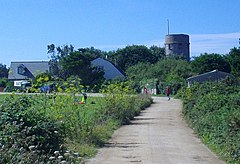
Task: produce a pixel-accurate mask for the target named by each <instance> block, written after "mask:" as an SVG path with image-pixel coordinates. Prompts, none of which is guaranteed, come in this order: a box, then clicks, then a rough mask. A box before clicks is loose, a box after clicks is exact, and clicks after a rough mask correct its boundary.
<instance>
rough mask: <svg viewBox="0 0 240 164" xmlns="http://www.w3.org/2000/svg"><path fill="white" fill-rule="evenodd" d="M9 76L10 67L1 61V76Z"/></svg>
mask: <svg viewBox="0 0 240 164" xmlns="http://www.w3.org/2000/svg"><path fill="white" fill-rule="evenodd" d="M7 76H8V69H7V66H6V65H3V64H1V63H0V78H3V77H5V78H7Z"/></svg>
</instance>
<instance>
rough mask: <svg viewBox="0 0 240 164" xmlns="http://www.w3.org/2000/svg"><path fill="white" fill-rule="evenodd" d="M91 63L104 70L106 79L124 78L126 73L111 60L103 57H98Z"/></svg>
mask: <svg viewBox="0 0 240 164" xmlns="http://www.w3.org/2000/svg"><path fill="white" fill-rule="evenodd" d="M91 64H92V65H93V66H95V67H99V68H101V69H103V71H104V78H105V79H106V80H112V79H124V78H125V76H124V74H123V73H122V72H121V71H119V70H118V69H117V68H116V67H115V66H114V65H113V64H112V63H111V62H109V61H107V60H104V59H102V58H97V59H95V60H93V61H91Z"/></svg>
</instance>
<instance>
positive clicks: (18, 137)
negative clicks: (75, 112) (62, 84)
mask: <svg viewBox="0 0 240 164" xmlns="http://www.w3.org/2000/svg"><path fill="white" fill-rule="evenodd" d="M34 105H35V103H34V101H33V100H32V99H31V98H29V97H27V96H22V97H18V98H15V97H14V96H11V97H9V98H7V99H6V100H5V101H3V103H2V105H1V108H0V110H1V111H0V143H1V146H0V156H1V159H0V162H1V163H7V162H9V161H11V162H12V163H32V162H35V161H39V162H40V161H46V160H47V159H48V154H51V153H53V151H54V150H59V149H60V146H61V144H62V143H63V136H62V135H61V134H62V133H61V125H58V124H56V123H55V122H54V121H53V120H51V119H49V117H47V116H45V115H42V113H41V112H39V111H37V110H36V109H35V108H34Z"/></svg>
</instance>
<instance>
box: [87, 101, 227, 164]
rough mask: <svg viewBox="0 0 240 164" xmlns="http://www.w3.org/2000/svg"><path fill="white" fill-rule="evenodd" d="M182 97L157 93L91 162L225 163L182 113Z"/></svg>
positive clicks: (114, 163)
mask: <svg viewBox="0 0 240 164" xmlns="http://www.w3.org/2000/svg"><path fill="white" fill-rule="evenodd" d="M181 109H182V102H181V101H180V100H176V99H171V100H170V101H167V98H163V97H162V98H160V97H154V104H152V105H151V107H149V108H147V109H146V110H144V111H142V112H141V114H140V116H138V117H135V120H134V121H132V123H131V124H130V125H125V126H122V127H121V128H120V129H118V130H117V131H115V133H114V134H113V135H112V138H111V139H110V140H109V142H108V143H107V144H106V145H105V146H104V147H103V148H101V149H99V152H98V154H97V155H96V157H94V158H92V159H90V160H89V161H88V162H87V163H89V164H92V163H94V164H97V163H99V164H122V163H146V164H152V163H154V164H161V163H163V164H177V163H179V164H192V163H208V164H209V163H210V164H215V163H216V164H221V163H224V162H223V161H221V160H219V159H218V158H217V156H216V155H214V154H213V153H212V152H211V151H210V150H209V149H208V148H207V147H206V146H205V145H204V144H202V143H201V141H200V139H198V138H197V137H196V135H195V134H194V133H193V131H192V129H190V128H189V127H188V126H187V125H186V123H185V121H184V120H183V118H182V115H181Z"/></svg>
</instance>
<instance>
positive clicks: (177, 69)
mask: <svg viewBox="0 0 240 164" xmlns="http://www.w3.org/2000/svg"><path fill="white" fill-rule="evenodd" d="M126 73H127V76H128V77H129V79H130V80H132V81H133V82H134V84H135V87H136V88H139V87H140V86H141V84H140V83H144V82H145V81H148V80H149V79H154V80H155V79H156V80H157V81H158V82H159V83H166V84H167V83H168V85H171V87H172V89H174V90H175V91H177V90H178V89H179V86H184V85H185V79H186V78H187V77H189V76H191V74H192V70H191V67H190V64H189V63H188V62H186V61H185V60H177V59H174V58H168V59H163V60H160V61H158V62H157V63H155V64H154V65H151V64H149V63H139V64H137V65H135V66H132V67H130V68H128V69H127V71H126ZM144 85H145V84H144Z"/></svg>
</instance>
